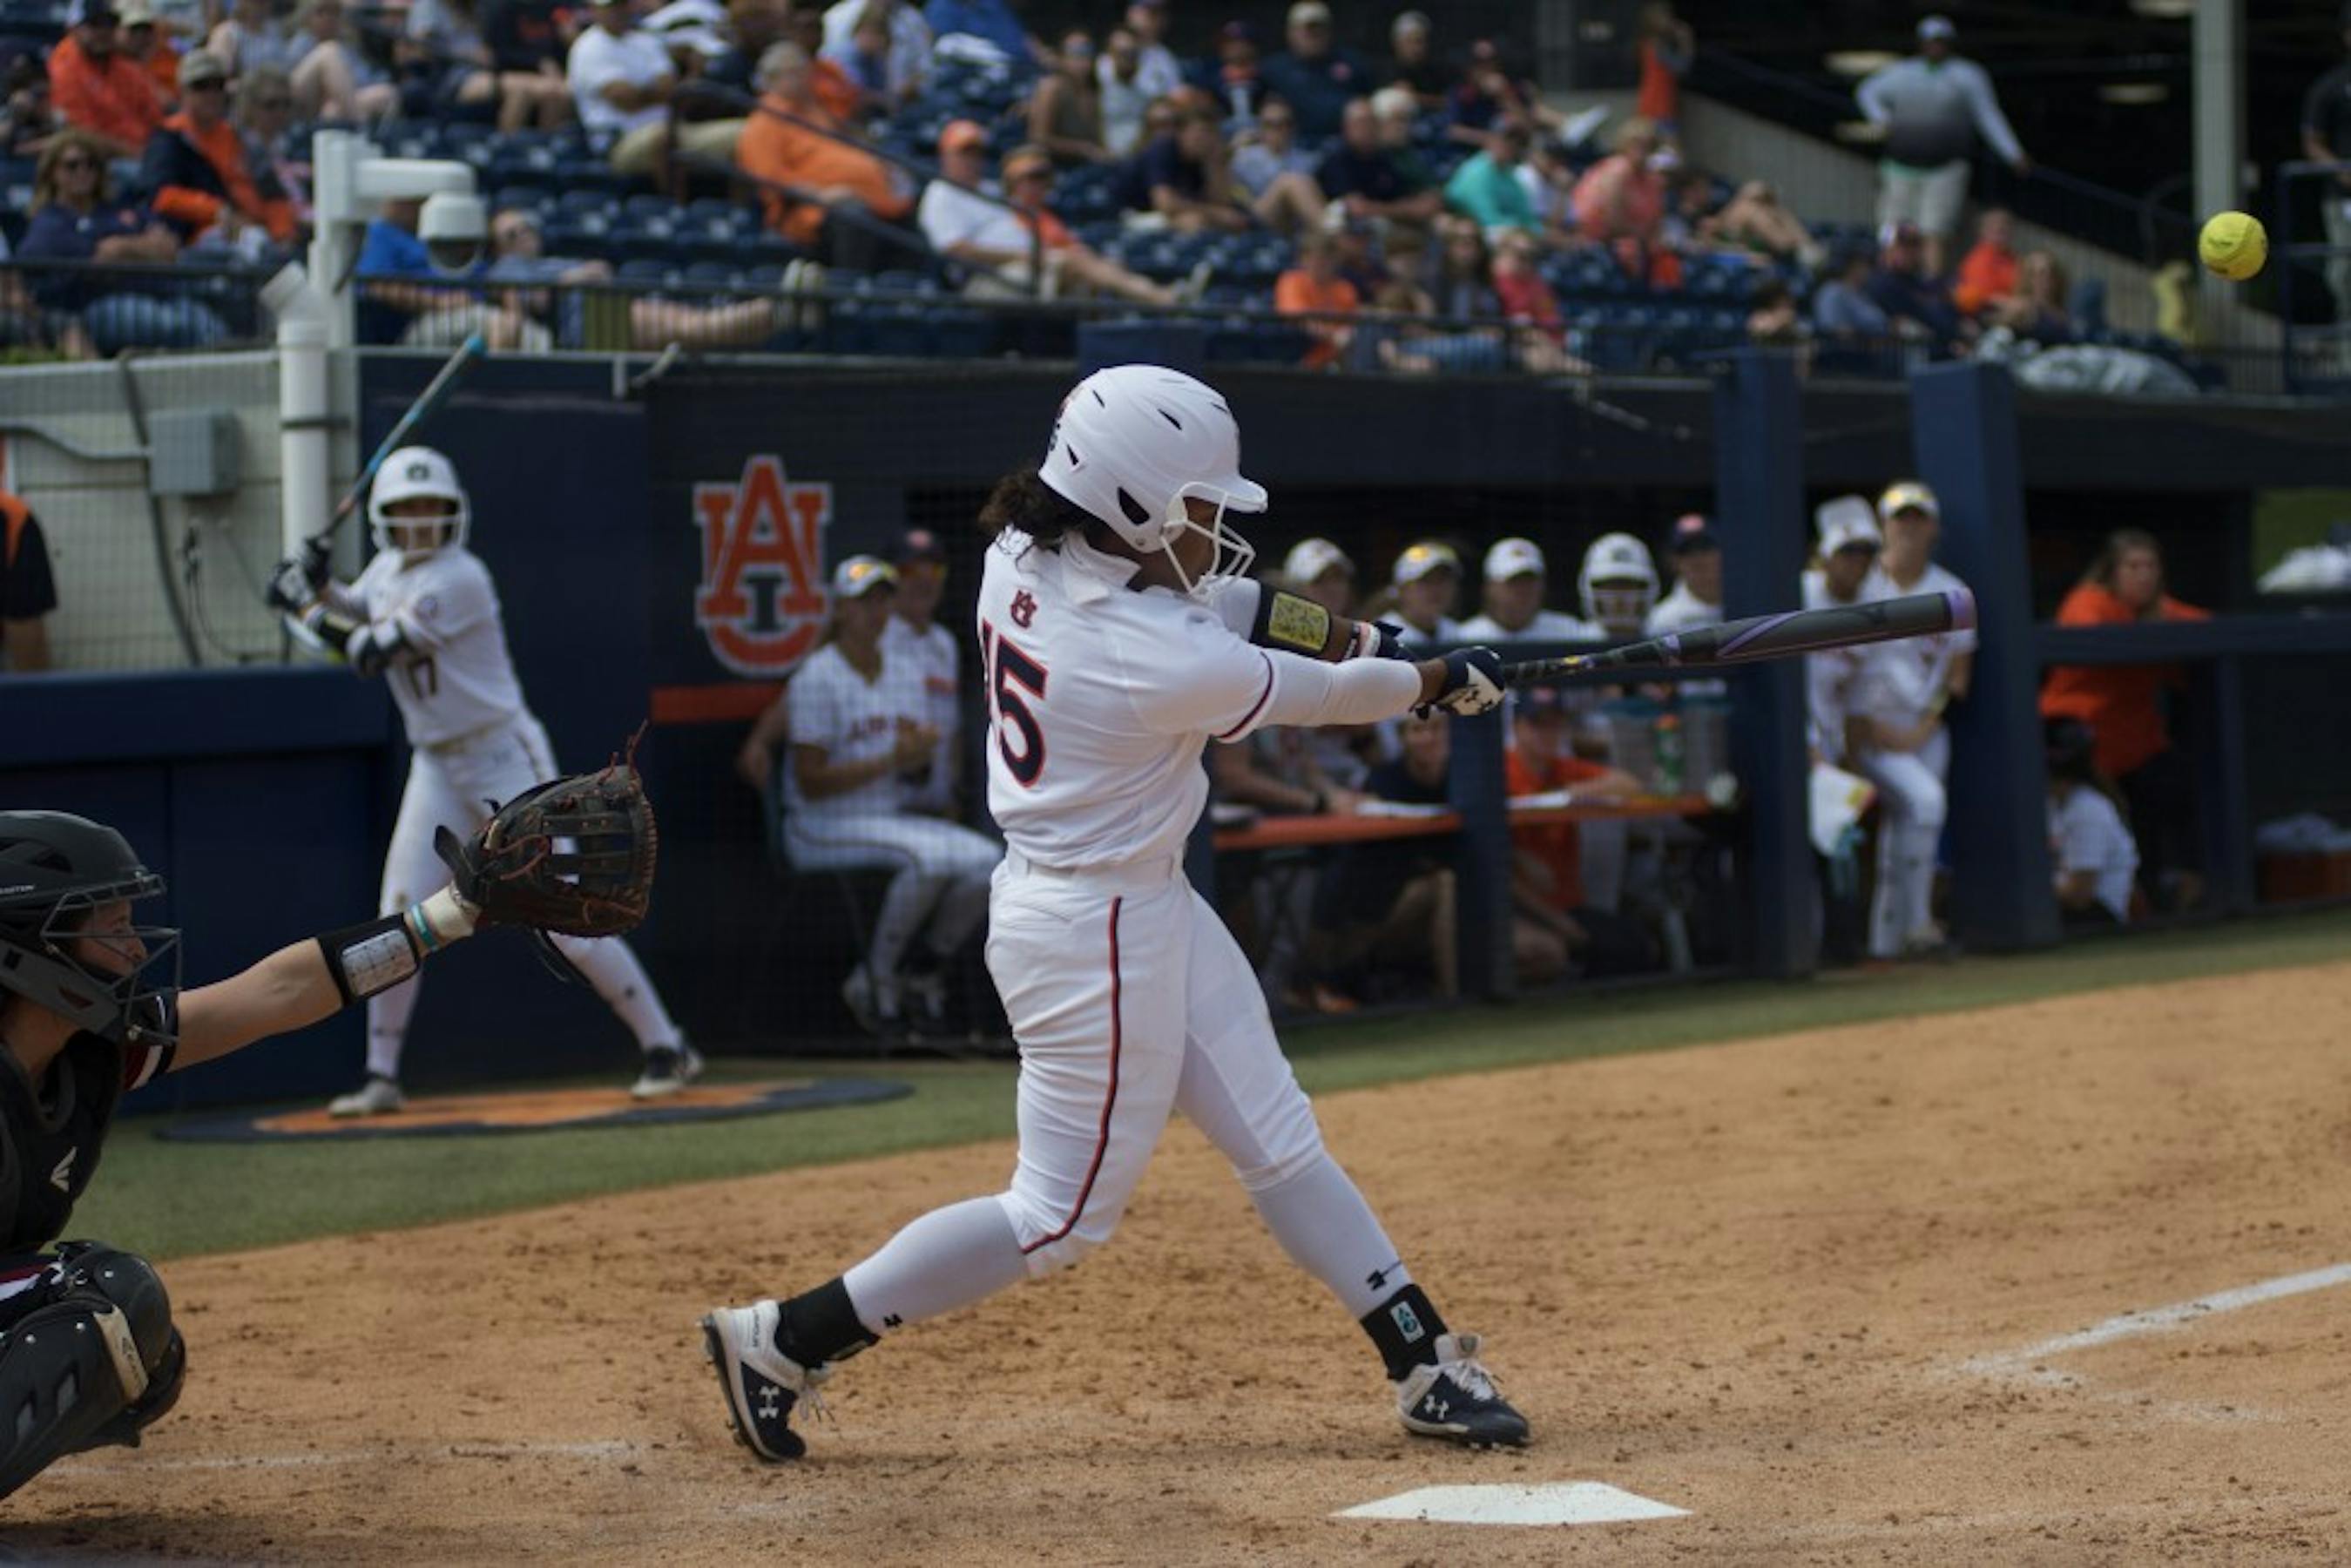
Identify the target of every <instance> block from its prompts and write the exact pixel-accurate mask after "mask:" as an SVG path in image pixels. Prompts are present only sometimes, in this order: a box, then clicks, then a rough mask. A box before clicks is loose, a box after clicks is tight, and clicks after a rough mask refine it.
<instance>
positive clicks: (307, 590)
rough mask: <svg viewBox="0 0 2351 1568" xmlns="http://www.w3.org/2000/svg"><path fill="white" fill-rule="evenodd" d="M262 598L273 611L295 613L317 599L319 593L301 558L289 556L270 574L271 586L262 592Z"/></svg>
mask: <svg viewBox="0 0 2351 1568" xmlns="http://www.w3.org/2000/svg"><path fill="white" fill-rule="evenodd" d="M261 596H262V598H263V599H264V600H266V601H267V602H268V605H269V607H270V608H271V609H272V610H283V611H286V612H288V613H293V612H298V611H299V610H300V609H301V608H302V607H303V606H304V605H306V604H308V603H309V602H310V601H312V600H313V599H316V598H317V597H318V596H319V591H318V588H317V586H316V585H315V584H313V583H312V582H311V580H310V574H309V572H308V570H306V569H305V567H304V565H303V562H302V559H301V557H299V556H290V555H289V556H287V558H286V559H284V560H281V561H279V562H278V563H277V568H276V569H275V570H272V571H271V572H270V574H269V586H268V587H267V588H266V589H264V590H263V591H262V595H261Z"/></svg>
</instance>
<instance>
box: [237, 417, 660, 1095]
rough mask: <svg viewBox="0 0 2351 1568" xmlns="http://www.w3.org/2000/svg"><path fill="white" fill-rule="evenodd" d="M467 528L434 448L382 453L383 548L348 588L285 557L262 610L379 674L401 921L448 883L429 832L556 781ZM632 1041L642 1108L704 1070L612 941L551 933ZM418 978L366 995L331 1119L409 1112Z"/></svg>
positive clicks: (393, 904)
mask: <svg viewBox="0 0 2351 1568" xmlns="http://www.w3.org/2000/svg"><path fill="white" fill-rule="evenodd" d="M470 522H471V511H470V508H469V507H468V506H467V504H466V499H465V486H463V485H461V484H459V483H458V481H457V470H456V468H455V466H454V465H452V464H451V463H450V461H449V459H448V458H446V457H444V456H443V455H441V454H440V453H438V452H436V451H434V449H433V448H431V447H429V446H403V447H402V448H401V449H400V450H399V451H397V452H395V453H393V454H392V455H391V456H389V457H387V458H385V459H384V462H383V466H382V467H381V469H379V470H378V471H377V474H376V479H375V483H374V485H373V486H371V487H370V488H369V491H368V523H369V526H370V531H371V534H372V536H373V538H374V540H375V546H376V554H375V559H372V560H371V561H369V562H368V564H367V567H366V569H365V570H362V571H361V572H360V575H359V578H358V580H356V581H353V582H350V583H348V584H346V583H341V582H337V581H335V580H333V579H331V578H329V577H328V576H327V575H326V573H325V570H324V561H323V559H321V560H320V562H319V567H318V569H317V570H316V574H315V576H314V575H313V574H312V570H311V569H310V568H309V567H308V564H307V563H306V562H305V561H304V560H301V559H294V560H288V561H285V562H282V563H281V564H280V565H279V566H278V569H277V575H276V577H275V578H274V580H272V582H271V584H270V592H269V598H270V602H271V603H273V604H276V605H277V606H279V607H280V608H284V609H288V610H290V611H292V612H294V613H295V614H296V615H297V617H298V621H297V623H298V625H299V626H300V627H302V628H303V629H304V630H305V631H306V632H308V634H309V636H310V637H311V639H313V640H314V641H318V642H322V643H326V644H328V645H329V646H331V647H333V648H334V649H336V650H337V651H339V652H340V653H342V654H343V656H344V657H346V658H347V659H349V660H350V664H351V667H352V668H353V669H354V670H356V671H357V672H358V673H359V674H361V675H377V674H381V675H382V676H383V677H384V680H385V684H386V685H389V686H390V687H391V688H392V701H393V702H394V703H395V704H396V705H398V706H399V708H400V717H401V722H402V725H404V726H405V727H406V728H407V730H408V740H409V745H410V746H411V747H413V756H412V758H410V761H409V765H408V784H407V788H405V789H402V791H401V796H400V814H399V817H398V818H397V820H396V821H394V822H393V824H392V848H391V849H390V851H389V852H386V854H385V855H384V862H383V897H382V900H381V904H380V906H379V907H381V909H382V911H383V912H384V913H385V914H386V915H392V914H396V913H398V912H399V911H401V910H402V909H405V908H407V907H408V906H409V905H410V904H413V903H415V902H416V901H417V900H418V899H419V898H422V897H423V894H424V891H425V890H429V889H432V888H434V887H438V886H439V885H440V884H441V883H442V882H443V881H444V880H445V873H444V871H443V869H442V866H441V862H440V861H439V860H438V859H437V858H435V856H434V852H433V831H434V829H435V828H438V827H444V826H445V827H447V828H449V829H450V830H452V831H455V832H456V833H458V834H459V835H460V836H463V835H464V834H465V833H467V832H470V831H473V830H474V829H475V827H478V826H479V825H480V824H481V823H482V822H483V821H486V818H487V812H488V806H487V802H490V801H506V800H513V799H514V798H515V797H516V796H517V795H519V794H521V793H522V792H523V791H524V790H525V789H529V788H530V787H531V785H532V784H534V783H536V782H537V781H538V780H539V779H547V778H549V777H552V776H553V775H554V773H555V771H556V768H555V760H554V755H555V754H554V748H553V747H550V746H549V744H548V741H547V731H546V730H545V729H544V728H543V727H541V726H540V724H539V722H538V719H537V718H535V717H533V716H532V715H531V712H530V710H529V708H528V707H526V706H524V704H523V696H522V685H521V683H519V682H518V681H517V680H516V679H515V670H514V659H513V656H512V655H511V654H509V653H507V633H506V625H505V622H504V621H503V620H502V619H501V618H500V614H499V609H498V593H497V589H496V585H494V584H493V583H492V582H491V581H490V573H489V569H488V568H487V567H485V566H484V565H483V564H482V560H481V558H480V557H479V556H477V555H475V554H474V553H473V552H472V551H471V550H469V549H466V548H465V533H466V529H467V528H468V526H469V524H470ZM551 940H553V941H554V943H555V944H556V946H558V947H559V949H561V951H562V953H563V956H564V957H565V958H566V959H567V960H568V961H569V963H570V964H571V965H572V967H574V968H576V969H578V970H579V971H580V975H581V976H582V977H585V978H586V979H587V981H588V983H589V984H590V985H591V986H593V987H594V988H596V993H597V995H599V996H601V997H602V998H604V1000H605V1002H606V1004H607V1005H609V1006H610V1007H611V1009H612V1010H613V1011H614V1012H615V1013H617V1014H619V1015H620V1019H621V1021H622V1023H624V1024H626V1025H628V1027H629V1030H630V1032H631V1033H632V1034H634V1035H635V1036H636V1037H637V1043H638V1045H639V1046H640V1047H641V1048H643V1051H644V1053H645V1060H644V1068H643V1072H642V1073H641V1074H640V1076H639V1077H638V1079H637V1082H636V1085H635V1087H634V1089H633V1090H632V1092H633V1093H634V1094H635V1095H636V1097H637V1098H638V1099H641V1100H644V1099H653V1098H656V1097H659V1096H661V1095H665V1094H671V1093H674V1092H677V1091H678V1090H679V1089H682V1088H684V1086H685V1084H686V1082H688V1081H690V1080H691V1079H693V1078H694V1077H695V1076H696V1075H697V1074H698V1073H700V1072H701V1071H702V1059H701V1057H700V1056H699V1055H698V1054H697V1053H696V1052H695V1050H694V1048H693V1047H691V1046H689V1045H687V1044H686V1043H685V1042H684V1040H682V1039H681V1038H680V1037H679V1034H678V1029H677V1025H676V1024H674V1023H673V1022H672V1021H671V1020H670V1016H669V1012H668V1009H665V1008H664V1007H663V1006H662V1000H661V997H660V995H659V994H658V993H657V992H655V991H654V989H653V981H652V980H651V979H650V978H648V977H646V975H645V972H644V968H643V966H641V965H640V964H639V963H638V962H637V956H636V955H635V954H634V953H632V952H631V951H630V950H629V947H628V945H627V944H626V943H625V942H622V940H621V939H620V938H618V937H608V938H603V939H601V940H595V941H587V940H582V939H580V938H577V937H570V936H558V937H554V938H551ZM418 984H419V981H418V980H417V979H411V980H409V981H408V982H407V983H406V984H404V985H400V986H395V987H393V988H392V989H390V990H387V991H383V992H381V993H379V994H377V995H374V996H371V997H370V998H368V1047H367V1071H368V1077H367V1082H365V1083H363V1084H361V1085H360V1087H359V1088H358V1089H355V1090H353V1091H352V1092H350V1093H349V1094H344V1095H340V1096H339V1097H337V1098H336V1099H335V1100H333V1101H332V1102H330V1103H329V1105H328V1107H327V1109H328V1111H329V1113H332V1114H334V1115H337V1116H371V1115H381V1114H386V1113H392V1112H396V1111H399V1110H401V1109H402V1108H403V1107H404V1106H405V1104H406V1103H407V1102H406V1100H405V1098H404V1097H403V1096H402V1093H401V1089H400V1053H401V1047H402V1044H403V1042H404V1041H405V1040H406V1039H407V1035H408V1019H409V1016H410V1015H411V1014H412V1013H413V1012H414V1011H415V1010H416V996H417V986H418Z"/></svg>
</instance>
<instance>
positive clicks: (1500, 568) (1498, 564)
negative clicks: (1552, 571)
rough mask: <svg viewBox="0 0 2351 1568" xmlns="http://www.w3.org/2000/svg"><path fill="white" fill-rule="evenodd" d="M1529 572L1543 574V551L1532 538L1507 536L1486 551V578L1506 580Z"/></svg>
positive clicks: (1537, 574) (1539, 575)
mask: <svg viewBox="0 0 2351 1568" xmlns="http://www.w3.org/2000/svg"><path fill="white" fill-rule="evenodd" d="M1529 572H1532V573H1533V574H1534V575H1535V576H1537V577H1541V575H1542V574H1543V552H1542V549H1541V546H1539V545H1537V544H1536V543H1535V541H1534V540H1532V539H1520V538H1509V539H1499V540H1497V541H1496V542H1495V545H1494V548H1493V549H1489V550H1488V551H1487V552H1486V580H1487V581H1488V582H1508V581H1510V579H1512V578H1514V577H1524V576H1526V575H1527V574H1528V573H1529Z"/></svg>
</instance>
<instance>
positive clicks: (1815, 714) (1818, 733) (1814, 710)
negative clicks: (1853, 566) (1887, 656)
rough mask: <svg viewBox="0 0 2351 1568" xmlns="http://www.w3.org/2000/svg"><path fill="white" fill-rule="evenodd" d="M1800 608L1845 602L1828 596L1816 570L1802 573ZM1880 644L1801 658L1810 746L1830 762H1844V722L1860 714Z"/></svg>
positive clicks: (1807, 655)
mask: <svg viewBox="0 0 2351 1568" xmlns="http://www.w3.org/2000/svg"><path fill="white" fill-rule="evenodd" d="M1803 581H1804V608H1805V609H1807V610H1825V609H1829V608H1831V607H1833V606H1835V605H1840V604H1844V603H1846V602H1847V601H1844V600H1841V599H1832V598H1830V597H1829V589H1828V580H1827V579H1826V578H1824V577H1823V576H1822V574H1821V573H1820V572H1818V571H1808V572H1806V573H1804V580H1803ZM1881 645H1882V644H1876V643H1870V644H1865V645H1864V646H1862V647H1858V648H1831V649H1829V650H1828V651H1827V652H1825V653H1807V654H1805V655H1804V703H1805V710H1806V716H1807V718H1808V720H1809V723H1810V727H1811V731H1812V743H1813V747H1814V748H1815V749H1817V750H1818V751H1819V752H1820V754H1821V755H1822V756H1823V757H1824V758H1827V759H1828V760H1829V761H1831V762H1842V761H1844V731H1845V721H1846V720H1847V719H1848V718H1851V717H1853V716H1855V715H1857V714H1859V713H1861V712H1862V711H1863V709H1862V707H1861V706H1859V705H1860V704H1861V703H1862V701H1863V700H1864V694H1863V692H1862V690H1861V687H1862V685H1864V682H1865V679H1866V677H1867V674H1868V667H1869V654H1870V653H1871V651H1872V650H1873V649H1874V648H1876V647H1878V646H1881Z"/></svg>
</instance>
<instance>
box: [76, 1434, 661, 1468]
mask: <svg viewBox="0 0 2351 1568" xmlns="http://www.w3.org/2000/svg"><path fill="white" fill-rule="evenodd" d="M650 1452H652V1449H651V1448H649V1447H648V1446H647V1445H645V1444H643V1443H635V1442H631V1441H629V1440H628V1439H626V1438H620V1437H612V1438H605V1439H602V1440H601V1441H597V1442H588V1443H398V1444H386V1445H384V1446H382V1447H381V1448H340V1449H333V1450H329V1451H325V1452H314V1453H303V1454H215V1455H209V1456H206V1455H190V1456H187V1457H185V1458H166V1457H162V1456H159V1457H157V1458H152V1459H120V1460H114V1459H99V1460H87V1459H81V1458H71V1459H67V1460H64V1461H63V1462H61V1463H60V1464H59V1465H58V1466H57V1470H56V1472H55V1473H57V1474H58V1475H85V1476H103V1475H129V1474H131V1473H133V1472H138V1473H141V1474H150V1473H152V1472H153V1471H156V1470H293V1469H314V1468H318V1467H323V1466H336V1465H381V1464H382V1463H384V1462H385V1461H386V1460H388V1459H398V1460H402V1461H404V1462H406V1463H410V1464H413V1463H416V1462H418V1461H420V1460H423V1461H431V1460H434V1459H622V1458H633V1457H634V1456H636V1455H639V1454H644V1453H650Z"/></svg>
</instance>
